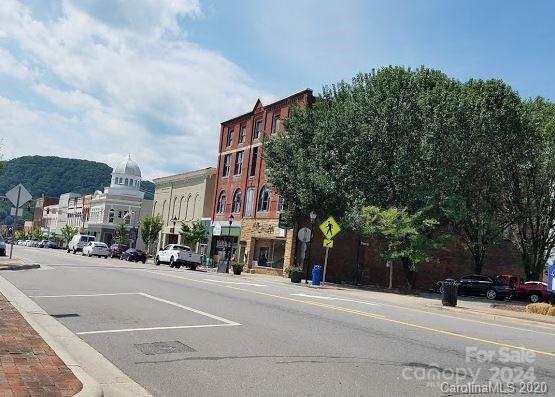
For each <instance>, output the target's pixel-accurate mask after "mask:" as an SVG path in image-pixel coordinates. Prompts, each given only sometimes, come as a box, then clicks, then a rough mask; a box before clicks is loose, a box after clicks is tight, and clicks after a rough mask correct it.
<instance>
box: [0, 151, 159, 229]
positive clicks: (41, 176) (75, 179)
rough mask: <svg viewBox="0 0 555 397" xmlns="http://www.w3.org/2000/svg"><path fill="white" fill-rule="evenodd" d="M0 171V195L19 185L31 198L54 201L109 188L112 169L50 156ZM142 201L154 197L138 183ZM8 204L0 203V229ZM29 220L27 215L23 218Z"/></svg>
mask: <svg viewBox="0 0 555 397" xmlns="http://www.w3.org/2000/svg"><path fill="white" fill-rule="evenodd" d="M3 165H4V167H3V169H2V170H0V194H4V193H5V192H7V191H8V190H9V189H11V188H12V187H13V186H16V185H17V184H18V183H22V184H23V185H24V186H25V187H26V188H27V190H29V192H30V193H31V194H32V195H33V197H34V198H37V197H41V196H42V195H45V196H51V197H57V196H59V195H60V194H62V193H67V192H77V193H82V194H88V193H93V192H94V191H95V190H102V189H104V187H105V186H109V185H110V179H111V173H112V168H111V167H109V166H108V165H106V164H104V163H99V162H95V161H88V160H76V159H66V158H61V157H52V156H24V157H18V158H16V159H12V160H9V161H5V162H3ZM141 190H143V191H145V192H146V194H145V198H147V199H152V198H153V196H154V194H153V193H154V184H153V183H152V182H149V181H143V182H142V183H141ZM10 206H11V203H0V225H3V224H10V223H11V222H12V221H13V220H12V218H11V216H10ZM25 212H26V215H25V218H29V219H30V216H31V214H30V213H29V214H27V211H25Z"/></svg>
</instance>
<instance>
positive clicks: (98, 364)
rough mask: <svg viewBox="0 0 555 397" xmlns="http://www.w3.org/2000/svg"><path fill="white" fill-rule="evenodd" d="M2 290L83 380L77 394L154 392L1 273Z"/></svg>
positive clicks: (91, 396) (93, 396) (89, 396)
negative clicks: (95, 348)
mask: <svg viewBox="0 0 555 397" xmlns="http://www.w3.org/2000/svg"><path fill="white" fill-rule="evenodd" d="M0 292H1V293H2V294H3V295H4V296H5V297H6V299H7V300H8V301H9V302H10V303H11V304H12V305H13V306H14V307H15V308H16V309H17V310H18V311H19V312H20V313H21V315H22V316H23V318H25V320H26V321H27V322H28V323H29V324H30V325H31V327H33V328H34V329H35V331H37V333H38V334H39V335H40V336H41V337H42V338H43V339H44V341H45V342H46V343H47V344H48V345H49V346H50V347H51V348H52V350H54V352H55V353H56V354H57V355H58V357H60V359H61V360H62V361H63V362H64V363H65V365H66V366H67V367H68V368H69V369H70V370H71V372H73V374H74V375H75V376H76V377H77V378H78V379H79V380H80V381H81V384H82V385H83V388H82V389H81V391H80V392H78V393H77V394H75V395H74V396H77V397H102V396H104V395H105V392H106V395H107V396H110V395H111V396H130V397H135V396H151V394H150V393H148V392H147V391H146V390H145V389H144V388H143V387H142V386H140V385H139V384H138V383H136V382H135V381H133V380H132V379H131V378H129V377H128V376H127V375H125V374H124V373H123V372H122V371H121V370H120V369H119V368H117V367H116V366H115V365H114V364H112V363H111V362H110V361H109V360H107V359H106V358H105V357H104V356H103V355H102V354H100V353H99V352H97V351H96V350H94V349H93V348H92V347H91V346H90V345H88V344H87V343H86V342H85V341H83V340H82V339H81V338H79V337H78V336H77V335H75V334H74V333H73V332H71V331H70V330H69V329H68V328H66V327H65V326H64V325H63V324H61V323H60V322H59V321H57V320H56V319H54V318H53V317H51V316H50V315H49V314H48V313H47V312H46V311H44V310H43V309H42V308H41V307H40V306H39V305H38V304H36V303H35V302H34V301H33V300H31V299H30V298H29V297H28V296H27V295H25V294H24V293H23V292H21V291H20V290H19V289H18V288H17V287H16V286H15V285H13V284H12V283H11V282H9V281H8V280H6V279H5V278H4V277H2V276H0ZM76 358H77V359H76ZM91 373H92V375H91Z"/></svg>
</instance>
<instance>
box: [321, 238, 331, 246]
mask: <svg viewBox="0 0 555 397" xmlns="http://www.w3.org/2000/svg"><path fill="white" fill-rule="evenodd" d="M322 245H323V246H324V248H333V240H328V239H327V238H325V239H324V243H323V244H322Z"/></svg>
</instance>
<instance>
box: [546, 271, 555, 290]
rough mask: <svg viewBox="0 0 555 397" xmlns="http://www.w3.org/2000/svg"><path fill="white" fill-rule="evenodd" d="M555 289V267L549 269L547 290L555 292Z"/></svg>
mask: <svg viewBox="0 0 555 397" xmlns="http://www.w3.org/2000/svg"><path fill="white" fill-rule="evenodd" d="M554 289H555V265H549V266H548V268H547V290H548V291H551V292H553V290H554Z"/></svg>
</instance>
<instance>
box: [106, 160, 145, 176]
mask: <svg viewBox="0 0 555 397" xmlns="http://www.w3.org/2000/svg"><path fill="white" fill-rule="evenodd" d="M112 173H113V174H122V175H129V176H136V177H138V178H140V177H141V169H140V168H139V166H138V165H137V163H135V162H134V161H133V160H131V156H129V157H128V158H126V159H125V160H123V161H122V162H121V163H119V164H118V165H117V166H116V168H114V171H113V172H112Z"/></svg>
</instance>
